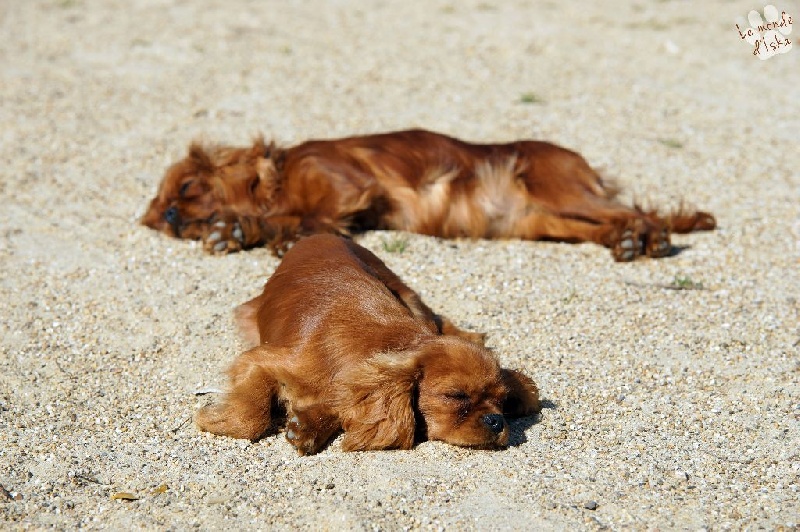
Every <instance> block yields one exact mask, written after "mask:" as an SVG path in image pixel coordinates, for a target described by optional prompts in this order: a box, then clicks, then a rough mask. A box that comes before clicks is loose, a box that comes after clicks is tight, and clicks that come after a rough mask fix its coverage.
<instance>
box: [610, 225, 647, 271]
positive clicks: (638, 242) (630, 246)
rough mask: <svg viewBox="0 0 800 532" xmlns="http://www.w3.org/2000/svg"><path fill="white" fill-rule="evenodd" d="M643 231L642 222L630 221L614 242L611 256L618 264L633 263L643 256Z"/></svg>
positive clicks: (618, 233) (620, 230)
mask: <svg viewBox="0 0 800 532" xmlns="http://www.w3.org/2000/svg"><path fill="white" fill-rule="evenodd" d="M642 230H643V224H642V222H641V221H640V220H628V221H627V222H626V223H625V225H623V226H622V227H621V228H620V229H619V230H618V232H617V235H616V237H615V238H614V239H613V240H612V244H611V255H612V256H613V257H614V260H615V261H617V262H631V261H633V260H636V257H638V256H639V255H641V254H642V234H641V233H642Z"/></svg>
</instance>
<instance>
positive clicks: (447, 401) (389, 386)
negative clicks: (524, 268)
mask: <svg viewBox="0 0 800 532" xmlns="http://www.w3.org/2000/svg"><path fill="white" fill-rule="evenodd" d="M350 380H351V381H352V382H349V383H348V385H349V388H350V393H349V402H350V407H349V408H344V410H343V411H342V412H341V415H342V426H343V428H344V430H345V438H344V442H343V448H344V449H345V450H366V449H386V448H401V449H408V448H411V446H412V445H413V443H414V436H415V434H416V435H418V436H421V437H423V438H425V439H429V440H441V441H444V442H446V443H450V444H453V445H459V446H464V447H477V448H498V447H504V446H506V445H507V444H508V436H509V428H508V423H507V421H506V416H507V415H511V416H524V415H529V414H532V413H534V412H537V411H538V410H539V393H538V389H537V388H536V385H535V384H534V383H533V381H531V380H530V379H529V378H527V377H526V376H525V375H523V374H521V373H518V372H515V371H510V370H503V369H501V368H500V366H499V365H498V363H497V359H496V358H495V357H494V355H493V354H492V353H491V352H490V351H488V350H487V349H485V348H483V347H480V346H478V345H476V344H473V343H472V342H469V341H466V340H464V339H462V338H457V337H453V336H437V337H433V338H431V339H430V340H428V341H426V342H425V343H424V344H422V345H421V346H420V347H418V348H416V349H414V350H412V351H411V352H402V353H386V354H381V355H378V356H376V357H374V358H372V359H370V360H369V361H368V362H367V363H366V364H365V366H364V367H363V368H361V369H360V371H359V372H358V373H353V374H352V375H351V376H350ZM341 406H344V405H341Z"/></svg>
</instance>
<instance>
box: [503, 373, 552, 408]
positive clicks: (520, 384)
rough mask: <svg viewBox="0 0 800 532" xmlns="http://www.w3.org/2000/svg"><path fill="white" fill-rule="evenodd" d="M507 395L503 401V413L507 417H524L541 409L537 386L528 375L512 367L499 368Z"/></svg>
mask: <svg viewBox="0 0 800 532" xmlns="http://www.w3.org/2000/svg"><path fill="white" fill-rule="evenodd" d="M500 374H501V377H502V379H503V384H505V386H506V389H508V395H507V396H506V400H505V402H504V403H503V413H504V414H505V415H507V416H508V417H524V416H529V415H531V414H535V413H537V412H539V411H540V410H541V409H542V406H541V404H540V403H539V388H537V387H536V383H535V382H533V380H531V378H530V377H528V376H527V375H525V374H524V373H522V372H519V371H517V370H514V369H502V370H500Z"/></svg>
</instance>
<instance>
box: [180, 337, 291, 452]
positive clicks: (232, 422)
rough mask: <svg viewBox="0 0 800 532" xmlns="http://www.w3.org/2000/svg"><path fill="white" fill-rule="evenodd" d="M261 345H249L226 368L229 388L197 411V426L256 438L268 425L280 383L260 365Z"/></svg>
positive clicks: (231, 435) (217, 432) (236, 436)
mask: <svg viewBox="0 0 800 532" xmlns="http://www.w3.org/2000/svg"><path fill="white" fill-rule="evenodd" d="M261 349H262V348H258V347H257V348H255V349H251V350H250V351H247V352H245V353H244V354H242V355H240V356H239V358H237V359H236V361H235V362H234V363H233V365H232V366H231V367H230V369H229V370H228V375H229V376H230V391H229V392H228V393H227V394H226V395H225V398H224V399H223V401H222V402H221V403H218V404H214V405H208V406H205V407H203V408H201V409H200V410H199V411H198V412H197V415H196V416H195V422H196V423H197V426H198V427H199V428H200V430H204V431H207V432H211V433H213V434H218V435H220V436H230V437H232V438H241V439H247V440H256V439H258V438H259V437H260V436H262V435H263V434H264V433H265V432H266V431H267V430H268V429H269V428H270V426H271V424H272V413H273V410H274V409H275V408H276V407H277V406H278V391H279V386H280V385H279V383H278V381H277V380H276V379H275V378H274V377H273V376H272V375H271V374H270V373H269V371H268V370H267V369H266V368H264V367H263V366H262V365H261V358H262V356H263V355H262V354H261V353H260V351H261Z"/></svg>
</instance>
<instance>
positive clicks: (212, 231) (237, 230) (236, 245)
mask: <svg viewBox="0 0 800 532" xmlns="http://www.w3.org/2000/svg"><path fill="white" fill-rule="evenodd" d="M243 246H244V232H243V231H242V226H241V224H240V223H239V222H237V221H233V220H232V221H226V220H219V221H218V222H215V223H213V224H211V225H210V226H209V228H208V230H207V232H206V233H205V234H204V235H203V248H204V249H205V250H206V251H208V252H209V253H213V254H215V255H222V254H225V253H233V252H236V251H240V250H241V249H242V247H243Z"/></svg>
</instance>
